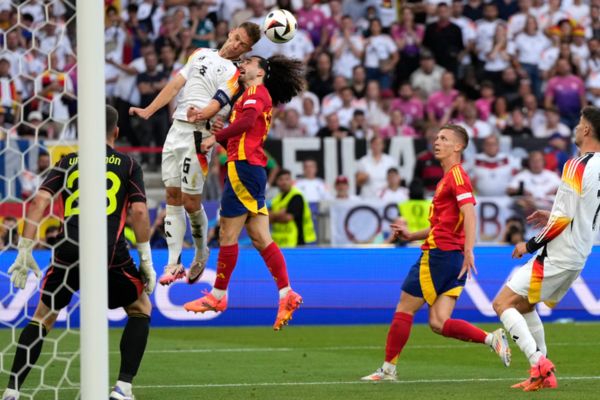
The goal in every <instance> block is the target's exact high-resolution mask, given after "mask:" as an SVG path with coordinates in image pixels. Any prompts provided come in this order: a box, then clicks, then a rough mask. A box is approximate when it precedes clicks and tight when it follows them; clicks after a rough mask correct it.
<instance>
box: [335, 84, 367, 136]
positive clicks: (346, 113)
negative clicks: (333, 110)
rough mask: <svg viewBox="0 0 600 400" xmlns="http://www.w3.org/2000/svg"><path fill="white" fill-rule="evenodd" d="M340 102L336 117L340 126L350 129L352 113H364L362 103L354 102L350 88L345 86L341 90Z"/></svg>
mask: <svg viewBox="0 0 600 400" xmlns="http://www.w3.org/2000/svg"><path fill="white" fill-rule="evenodd" d="M341 100H342V104H341V106H340V107H339V108H338V110H337V115H338V118H339V119H340V125H342V126H346V127H350V123H351V121H352V117H353V116H354V111H356V110H363V111H364V107H363V104H364V102H359V101H357V100H356V98H355V97H354V93H353V92H352V88H351V87H350V86H346V87H344V88H343V89H342V90H341Z"/></svg>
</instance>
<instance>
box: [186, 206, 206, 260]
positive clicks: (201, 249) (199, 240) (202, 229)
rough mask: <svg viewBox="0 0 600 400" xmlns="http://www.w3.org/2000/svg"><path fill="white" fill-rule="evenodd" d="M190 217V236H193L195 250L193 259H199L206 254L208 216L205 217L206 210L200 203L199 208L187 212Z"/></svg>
mask: <svg viewBox="0 0 600 400" xmlns="http://www.w3.org/2000/svg"><path fill="white" fill-rule="evenodd" d="M188 217H189V218H190V224H191V225H192V237H193V238H194V245H195V247H196V252H195V254H194V261H201V260H202V259H205V258H206V257H207V256H208V246H207V242H206V240H207V236H208V218H207V217H206V211H204V207H202V205H200V209H199V210H198V211H196V212H193V213H191V214H188Z"/></svg>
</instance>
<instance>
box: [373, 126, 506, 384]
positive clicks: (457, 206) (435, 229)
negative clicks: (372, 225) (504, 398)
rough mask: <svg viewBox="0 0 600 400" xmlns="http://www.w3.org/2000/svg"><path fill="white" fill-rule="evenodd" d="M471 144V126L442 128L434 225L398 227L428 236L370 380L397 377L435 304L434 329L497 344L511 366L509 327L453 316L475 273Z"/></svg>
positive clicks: (413, 236) (407, 235)
mask: <svg viewBox="0 0 600 400" xmlns="http://www.w3.org/2000/svg"><path fill="white" fill-rule="evenodd" d="M468 143H469V136H468V135H467V132H466V131H465V129H464V128H463V127H461V126H458V125H445V126H442V127H441V129H440V131H439V132H438V134H437V137H436V139H435V142H434V146H433V151H434V156H435V158H436V159H437V160H439V161H440V163H441V165H442V168H443V170H444V176H443V178H442V179H441V180H440V182H439V183H438V185H437V187H436V190H435V194H434V196H433V200H432V205H431V208H430V212H429V222H430V227H429V228H427V229H424V230H421V231H418V232H413V233H411V232H408V231H407V230H406V227H404V226H398V225H392V229H393V230H394V233H395V236H396V237H398V238H399V239H401V240H404V241H413V240H425V242H424V243H423V245H422V246H421V250H422V253H421V257H420V259H419V260H418V261H417V263H416V264H415V265H413V267H412V268H411V269H410V271H409V272H408V275H407V276H406V279H405V280H404V284H403V285H402V293H401V295H400V301H399V303H398V306H397V307H396V313H395V314H394V319H393V320H392V324H391V326H390V330H389V332H388V337H387V342H386V346H385V362H384V363H383V365H382V367H381V368H379V369H377V370H376V371H375V372H374V373H372V374H370V375H367V376H365V377H363V378H362V380H366V381H382V380H389V381H395V380H396V362H397V360H398V357H399V356H400V353H401V352H402V349H403V348H404V345H405V344H406V342H407V341H408V337H409V335H410V329H411V327H412V324H413V317H414V315H415V313H416V312H417V311H419V309H420V308H421V307H423V305H424V304H425V303H427V304H428V305H429V326H430V327H431V330H432V331H433V332H435V333H437V334H440V335H443V336H445V337H450V338H454V339H459V340H463V341H466V342H475V343H482V344H486V345H489V346H491V347H492V349H493V350H494V351H496V353H497V354H498V355H499V356H500V358H501V359H502V361H503V362H504V364H505V365H506V366H508V365H509V364H510V348H509V347H508V341H507V340H506V335H505V334H504V330H502V329H498V330H496V331H494V332H493V333H487V332H485V331H483V330H481V329H479V328H477V327H475V326H473V325H471V324H470V323H468V322H467V321H464V320H460V319H453V318H451V316H452V312H453V311H454V307H455V306H456V301H457V300H458V297H459V296H460V294H461V292H462V290H463V288H464V286H465V281H466V278H467V276H470V274H471V273H472V272H475V271H476V270H475V257H474V255H473V247H474V245H475V229H476V223H477V221H476V217H475V207H474V206H475V197H474V196H473V189H472V187H471V181H470V180H469V177H468V175H467V174H466V173H465V170H464V169H463V168H462V166H461V163H460V161H461V157H462V152H463V150H464V149H465V148H466V147H467V145H468Z"/></svg>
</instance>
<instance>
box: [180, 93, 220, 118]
mask: <svg viewBox="0 0 600 400" xmlns="http://www.w3.org/2000/svg"><path fill="white" fill-rule="evenodd" d="M224 106H225V104H222V103H221V102H220V101H219V100H217V99H216V98H214V97H213V98H212V99H210V101H209V102H208V104H207V105H206V107H204V108H197V107H194V106H191V107H189V108H188V110H187V120H188V122H198V121H205V120H207V119H211V118H212V117H214V116H215V115H217V113H218V112H219V110H220V109H221V108H223V107H224Z"/></svg>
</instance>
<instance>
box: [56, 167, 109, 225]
mask: <svg viewBox="0 0 600 400" xmlns="http://www.w3.org/2000/svg"><path fill="white" fill-rule="evenodd" d="M78 180H79V170H78V169H77V170H75V171H73V172H71V174H70V175H69V177H68V178H67V189H69V190H72V189H73V188H74V187H77V189H75V190H74V191H73V192H72V193H71V194H70V195H69V197H67V198H66V199H65V213H64V215H65V217H70V216H71V215H79V185H76V181H78ZM106 180H107V181H108V182H110V185H109V186H108V188H107V189H106V200H107V205H106V215H111V214H113V213H114V212H115V211H117V208H118V207H117V206H118V200H117V194H118V193H119V189H120V188H121V178H119V176H118V175H117V174H115V173H114V172H112V171H106Z"/></svg>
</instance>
